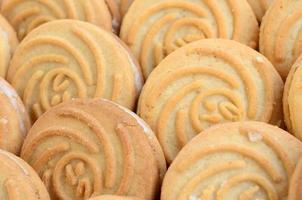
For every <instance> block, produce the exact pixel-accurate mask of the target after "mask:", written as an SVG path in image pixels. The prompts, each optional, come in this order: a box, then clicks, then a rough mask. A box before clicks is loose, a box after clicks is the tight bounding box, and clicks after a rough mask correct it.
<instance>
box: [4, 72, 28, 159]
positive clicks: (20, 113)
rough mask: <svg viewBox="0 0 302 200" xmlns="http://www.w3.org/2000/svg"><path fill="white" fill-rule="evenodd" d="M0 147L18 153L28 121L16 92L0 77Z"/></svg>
mask: <svg viewBox="0 0 302 200" xmlns="http://www.w3.org/2000/svg"><path fill="white" fill-rule="evenodd" d="M0 105H1V109H0V149H4V150H6V151H9V152H11V153H14V154H19V153H20V150H21V146H22V143H23V140H24V138H25V136H26V134H27V131H28V129H29V128H30V121H29V116H28V114H27V112H26V111H25V108H24V105H23V103H22V101H21V99H20V98H19V96H18V94H17V93H16V91H15V90H14V88H12V87H11V86H10V85H9V84H8V83H7V82H6V81H5V80H4V79H2V78H0Z"/></svg>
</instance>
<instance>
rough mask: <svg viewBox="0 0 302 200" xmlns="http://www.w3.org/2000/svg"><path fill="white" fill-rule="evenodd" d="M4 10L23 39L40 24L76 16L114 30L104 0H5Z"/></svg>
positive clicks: (112, 17) (75, 17) (113, 19)
mask: <svg viewBox="0 0 302 200" xmlns="http://www.w3.org/2000/svg"><path fill="white" fill-rule="evenodd" d="M1 13H2V14H3V15H4V16H5V17H6V18H7V19H8V21H9V22H10V23H11V24H12V25H13V27H14V28H15V30H16V31H17V35H18V38H19V39H20V40H22V39H23V38H24V37H25V36H26V35H27V34H28V33H29V32H30V31H31V30H33V29H35V28H36V27H38V26H40V25H41V24H44V23H47V22H49V21H53V20H57V19H77V20H82V21H87V22H90V23H93V24H95V25H97V26H100V27H102V28H104V29H106V30H108V31H111V30H112V21H113V22H114V23H116V22H117V23H119V22H118V21H116V22H115V20H116V16H114V15H113V16H111V14H110V10H109V8H108V6H107V4H106V2H105V0H46V1H45V0H13V1H12V0H3V3H2V6H1Z"/></svg>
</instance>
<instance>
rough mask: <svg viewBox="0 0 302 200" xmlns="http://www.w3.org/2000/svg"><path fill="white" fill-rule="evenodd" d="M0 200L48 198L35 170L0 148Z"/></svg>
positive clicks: (38, 199)
mask: <svg viewBox="0 0 302 200" xmlns="http://www.w3.org/2000/svg"><path fill="white" fill-rule="evenodd" d="M0 162H1V165H0V185H1V188H0V190H1V191H0V192H1V199H2V200H28V199H31V200H41V199H43V200H50V198H49V195H48V193H47V190H46V188H45V186H44V185H43V183H42V181H41V180H40V179H39V177H38V175H37V174H36V172H35V171H34V170H33V169H32V168H31V167H30V166H29V165H28V164H27V163H26V162H24V161H23V160H21V159H20V158H18V157H16V156H14V155H13V154H10V153H8V152H5V151H3V150H0Z"/></svg>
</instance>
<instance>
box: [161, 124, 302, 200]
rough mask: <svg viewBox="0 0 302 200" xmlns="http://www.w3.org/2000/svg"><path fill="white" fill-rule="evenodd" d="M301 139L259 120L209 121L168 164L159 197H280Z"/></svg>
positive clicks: (241, 199) (298, 153)
mask: <svg viewBox="0 0 302 200" xmlns="http://www.w3.org/2000/svg"><path fill="white" fill-rule="evenodd" d="M301 155H302V143H301V142H300V141H299V140H297V139H296V138H294V137H293V136H291V135H290V134H288V133H287V132H285V131H283V130H282V129H279V128H277V127H274V126H271V125H269V124H266V123H262V122H235V123H226V124H222V125H217V126H214V127H212V128H210V129H207V130H205V131H204V132H202V133H201V134H199V135H198V136H196V137H195V138H194V139H193V140H192V141H191V142H190V143H189V144H188V145H186V146H185V147H184V148H183V150H182V151H181V152H180V153H179V154H178V156H177V157H176V159H175V160H174V162H173V163H172V165H171V166H170V168H169V170H168V172H167V174H166V176H165V179H164V183H163V187H162V194H161V200H187V199H190V200H191V199H194V200H195V199H201V200H207V199H211V200H234V199H238V200H247V199H250V200H257V199H263V200H264V199H265V200H277V199H278V200H282V199H286V197H287V194H288V185H289V181H290V178H291V176H292V174H293V172H294V169H295V166H296V164H297V161H298V159H299V158H300V157H301Z"/></svg>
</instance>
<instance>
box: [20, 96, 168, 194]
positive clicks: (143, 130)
mask: <svg viewBox="0 0 302 200" xmlns="http://www.w3.org/2000/svg"><path fill="white" fill-rule="evenodd" d="M21 157H22V158H23V159H24V160H26V161H27V162H28V163H29V164H30V165H32V166H33V168H34V169H35V170H36V171H37V172H38V174H39V175H40V176H41V178H42V180H43V181H44V183H45V185H46V186H47V188H48V190H49V192H50V195H51V197H52V198H54V199H61V200H67V199H68V200H69V199H72V200H83V199H87V198H89V197H92V196H93V197H94V196H97V195H101V194H116V195H126V196H136V197H140V198H144V199H146V200H151V199H154V197H155V196H156V195H157V192H158V189H159V186H160V182H161V179H162V178H163V175H164V173H165V170H166V163H165V159H164V155H163V152H162V150H161V148H160V145H159V143H158V141H157V140H156V137H155V135H154V134H153V132H152V131H151V129H150V128H149V127H148V126H147V125H146V124H145V123H144V122H143V121H142V120H141V119H140V118H138V117H137V116H136V115H135V114H134V113H132V112H131V111H129V110H127V109H125V108H123V107H121V106H119V105H118V104H114V103H112V102H110V101H107V100H101V99H95V100H89V99H86V100H72V101H70V102H66V103H63V104H60V105H58V106H57V107H55V108H53V109H51V110H49V111H48V112H47V113H45V114H44V115H42V116H41V117H40V118H39V119H38V120H37V121H36V123H35V124H34V125H33V127H32V129H31V130H30V132H29V134H28V137H27V138H26V140H25V142H24V145H23V149H22V153H21Z"/></svg>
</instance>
